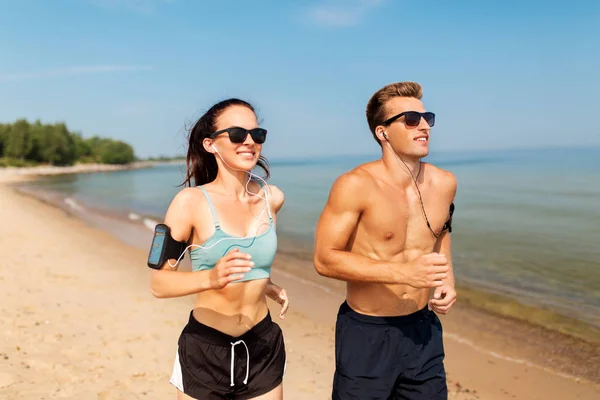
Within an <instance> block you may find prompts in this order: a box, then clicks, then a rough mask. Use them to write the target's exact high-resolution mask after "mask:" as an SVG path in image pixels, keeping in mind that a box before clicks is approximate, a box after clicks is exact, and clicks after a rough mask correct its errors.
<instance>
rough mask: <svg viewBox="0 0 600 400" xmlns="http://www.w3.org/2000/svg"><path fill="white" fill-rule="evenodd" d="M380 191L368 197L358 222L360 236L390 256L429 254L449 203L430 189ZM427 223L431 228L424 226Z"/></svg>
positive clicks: (384, 189)
mask: <svg viewBox="0 0 600 400" xmlns="http://www.w3.org/2000/svg"><path fill="white" fill-rule="evenodd" d="M420 191H421V196H419V194H418V192H417V190H416V189H414V188H413V187H409V188H407V189H403V190H399V189H395V190H394V189H388V188H383V189H381V190H379V191H378V192H377V193H374V194H373V196H372V201H371V202H370V204H369V207H368V208H367V209H366V210H365V212H364V215H363V219H362V221H361V224H362V227H363V229H364V231H365V232H364V233H366V234H367V235H368V237H369V238H370V240H371V241H372V242H373V243H372V244H373V246H374V247H375V248H378V247H381V246H382V247H384V248H386V249H388V250H390V251H392V252H394V253H399V252H403V251H407V250H423V251H429V250H431V249H432V248H433V246H434V244H435V241H436V237H435V236H434V235H433V233H432V232H431V230H433V231H434V232H436V234H437V233H439V232H440V231H441V229H442V227H443V225H444V223H445V222H446V219H447V216H448V208H449V204H446V201H445V200H444V199H443V197H442V196H441V195H440V194H436V192H435V190H434V189H433V188H425V189H423V188H421V189H420ZM428 223H429V225H430V227H431V229H430V228H429V227H428Z"/></svg>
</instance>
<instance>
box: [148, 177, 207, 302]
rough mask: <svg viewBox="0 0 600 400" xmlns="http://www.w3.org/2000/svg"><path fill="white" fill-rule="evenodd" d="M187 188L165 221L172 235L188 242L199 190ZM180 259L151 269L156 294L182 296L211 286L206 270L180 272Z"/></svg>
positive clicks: (171, 206)
mask: <svg viewBox="0 0 600 400" xmlns="http://www.w3.org/2000/svg"><path fill="white" fill-rule="evenodd" d="M192 190H193V189H191V188H186V189H183V190H182V191H180V192H179V193H177V195H176V196H175V198H173V201H172V202H171V204H170V205H169V208H168V210H167V214H166V215H165V221H164V223H165V224H166V225H168V226H169V228H171V236H172V237H173V239H175V240H177V241H180V242H187V241H189V238H190V237H191V235H192V230H193V222H192V221H193V220H194V216H195V213H194V210H195V209H197V207H194V205H195V203H197V197H196V196H195V194H196V193H194V192H193V191H192ZM176 261H177V260H175V259H170V260H167V261H166V262H165V263H164V264H163V266H162V267H161V269H160V270H152V271H151V275H150V291H151V292H152V294H153V295H154V296H155V297H158V298H165V297H179V296H186V295H189V294H193V293H198V292H201V291H203V290H207V289H209V288H210V280H209V279H208V276H207V274H206V272H207V271H200V272H179V271H177V269H178V265H179V264H177V265H175V262H176Z"/></svg>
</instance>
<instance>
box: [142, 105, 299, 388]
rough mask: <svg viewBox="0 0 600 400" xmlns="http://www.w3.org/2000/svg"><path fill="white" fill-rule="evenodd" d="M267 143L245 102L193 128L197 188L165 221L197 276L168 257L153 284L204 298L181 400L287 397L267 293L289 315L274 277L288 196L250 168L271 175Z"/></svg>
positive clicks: (190, 327) (188, 345)
mask: <svg viewBox="0 0 600 400" xmlns="http://www.w3.org/2000/svg"><path fill="white" fill-rule="evenodd" d="M265 139H266V130H264V129H261V128H259V127H258V121H257V117H256V114H255V112H254V108H253V107H252V106H251V105H250V104H248V103H247V102H245V101H243V100H239V99H229V100H225V101H222V102H220V103H217V104H215V105H214V106H212V107H211V108H210V109H209V110H208V111H207V112H206V113H205V114H204V115H203V116H202V117H201V118H200V119H199V120H198V121H197V122H196V124H195V125H194V127H193V128H192V130H191V133H190V136H189V148H188V153H187V176H186V180H185V182H184V184H185V185H186V186H189V187H186V188H184V189H183V190H181V191H180V192H179V193H178V194H177V195H176V196H175V198H174V199H173V201H172V202H171V205H170V206H169V209H168V210H167V214H166V216H165V221H164V223H165V224H166V225H168V226H169V227H170V228H171V235H172V237H173V239H175V240H177V241H181V242H187V243H188V244H189V246H188V248H190V247H191V248H192V250H190V258H191V260H192V271H191V272H184V271H177V267H176V266H177V261H178V260H168V261H167V262H165V264H164V266H163V268H162V269H160V270H152V279H151V290H152V293H153V294H154V295H155V296H156V297H159V298H167V297H178V296H185V295H189V294H195V295H196V300H195V305H194V309H193V310H192V312H191V313H190V317H189V322H188V324H187V325H186V327H185V328H184V329H183V332H182V333H181V336H180V337H179V342H178V351H177V355H176V357H175V366H174V369H173V375H172V377H171V380H170V381H171V383H172V384H173V385H175V386H176V387H177V389H179V391H178V397H177V398H178V399H189V398H194V399H222V398H228V399H229V398H232V399H264V400H271V399H282V398H283V385H282V380H283V375H284V373H285V361H286V357H285V346H284V341H283V334H282V332H281V329H280V328H279V326H278V325H277V324H276V323H275V322H273V321H272V320H271V316H270V313H269V309H268V308H267V302H266V296H268V297H270V298H271V299H273V300H275V301H277V302H279V303H280V304H282V309H281V314H280V318H283V317H284V315H285V313H286V311H287V309H288V307H289V301H288V298H287V295H286V292H285V290H284V289H282V288H280V287H279V286H277V285H275V284H274V283H273V282H271V279H270V271H271V263H272V261H273V258H274V256H275V252H276V249H277V236H276V232H275V216H276V214H277V212H278V211H279V209H280V208H281V206H282V205H283V200H284V196H283V193H282V192H281V190H279V189H278V188H277V187H275V186H273V185H267V184H265V183H264V181H263V180H262V179H261V178H259V177H258V176H257V175H254V174H253V173H251V172H250V171H251V170H252V169H253V168H254V167H255V166H257V165H258V166H259V167H260V168H262V169H263V170H264V172H265V173H266V176H267V178H268V176H269V169H268V164H267V160H266V159H265V158H264V157H263V156H261V149H262V144H263V143H264V141H265ZM192 178H193V180H194V182H195V185H196V186H197V187H192V182H191V181H192Z"/></svg>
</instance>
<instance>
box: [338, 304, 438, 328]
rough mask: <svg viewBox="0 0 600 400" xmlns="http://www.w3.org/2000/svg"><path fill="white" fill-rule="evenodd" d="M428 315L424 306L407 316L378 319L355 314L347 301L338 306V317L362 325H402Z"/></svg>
mask: <svg viewBox="0 0 600 400" xmlns="http://www.w3.org/2000/svg"><path fill="white" fill-rule="evenodd" d="M430 313H431V311H429V307H428V306H425V307H423V308H422V309H420V310H418V311H415V312H414V313H411V314H408V315H399V316H385V317H379V316H374V315H366V314H361V313H359V312H356V311H354V310H353V309H352V307H350V305H348V302H347V301H344V302H343V303H342V305H341V306H340V310H339V312H338V316H339V315H344V316H347V317H349V318H352V319H354V320H356V321H358V322H361V323H363V324H370V325H403V324H410V323H415V322H420V321H423V320H425V319H426V318H428V317H429V314H430Z"/></svg>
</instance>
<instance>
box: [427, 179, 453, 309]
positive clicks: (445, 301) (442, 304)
mask: <svg viewBox="0 0 600 400" xmlns="http://www.w3.org/2000/svg"><path fill="white" fill-rule="evenodd" d="M446 174H447V178H446V182H447V185H448V186H447V193H448V194H449V199H450V203H452V202H454V198H455V196H456V188H457V182H456V178H455V177H454V175H453V174H452V173H449V172H447V173H446ZM434 249H435V251H437V252H440V253H442V254H445V255H446V256H447V257H448V276H447V277H446V278H445V279H443V280H442V282H443V285H442V286H440V287H437V288H436V289H435V291H434V293H433V299H431V300H430V305H431V308H432V309H433V310H434V311H435V312H437V313H440V314H447V313H448V311H450V308H451V307H452V306H453V305H454V303H455V302H456V289H455V286H454V284H455V280H454V269H453V268H452V239H451V236H450V231H449V230H446V231H444V233H443V234H442V235H440V237H439V238H438V239H437V241H436V243H435V247H434Z"/></svg>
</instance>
